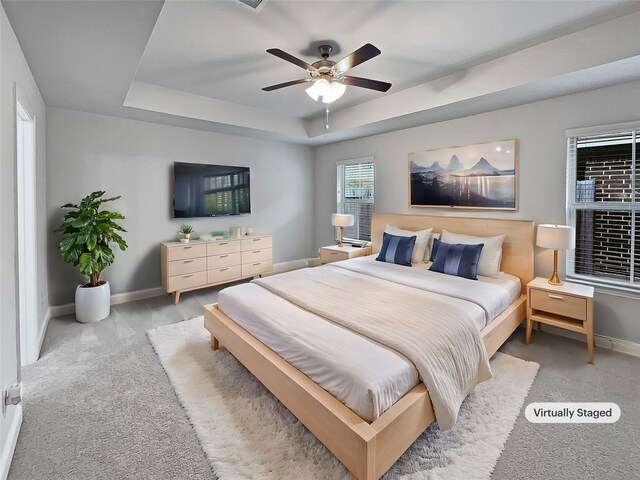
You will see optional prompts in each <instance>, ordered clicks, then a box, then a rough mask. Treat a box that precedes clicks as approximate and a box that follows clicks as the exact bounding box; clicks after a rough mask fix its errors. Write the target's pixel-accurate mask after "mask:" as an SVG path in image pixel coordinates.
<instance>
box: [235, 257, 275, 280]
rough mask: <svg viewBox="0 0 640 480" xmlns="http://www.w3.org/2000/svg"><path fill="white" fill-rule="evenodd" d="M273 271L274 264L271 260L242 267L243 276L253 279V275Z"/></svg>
mask: <svg viewBox="0 0 640 480" xmlns="http://www.w3.org/2000/svg"><path fill="white" fill-rule="evenodd" d="M271 270H273V262H272V261H271V260H264V261H262V262H253V263H245V264H243V265H242V276H243V277H251V276H253V275H260V274H261V273H268V272H270V271H271Z"/></svg>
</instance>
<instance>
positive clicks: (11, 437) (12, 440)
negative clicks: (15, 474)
mask: <svg viewBox="0 0 640 480" xmlns="http://www.w3.org/2000/svg"><path fill="white" fill-rule="evenodd" d="M10 408H12V407H10ZM13 408H15V409H16V414H15V415H14V416H13V421H12V422H11V426H10V427H9V434H8V436H7V442H6V443H5V444H4V445H3V446H2V451H1V452H0V453H1V455H0V478H1V479H2V480H6V478H7V476H9V468H10V467H11V460H12V459H13V452H15V450H16V444H17V443H18V435H20V427H21V426H22V405H16V406H15V407H13Z"/></svg>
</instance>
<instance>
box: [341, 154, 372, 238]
mask: <svg viewBox="0 0 640 480" xmlns="http://www.w3.org/2000/svg"><path fill="white" fill-rule="evenodd" d="M337 168H338V170H337V203H338V209H337V211H338V213H347V214H351V215H353V218H354V224H353V226H352V227H346V228H345V229H344V234H343V235H344V238H345V239H347V240H366V241H369V240H371V220H372V218H373V209H374V194H375V165H374V162H373V159H362V160H361V161H358V160H353V161H345V162H338V165H337Z"/></svg>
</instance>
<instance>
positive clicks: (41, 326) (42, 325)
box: [36, 308, 51, 360]
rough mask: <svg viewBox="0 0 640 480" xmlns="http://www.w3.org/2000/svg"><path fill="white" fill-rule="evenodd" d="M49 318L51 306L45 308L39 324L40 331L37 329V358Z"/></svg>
mask: <svg viewBox="0 0 640 480" xmlns="http://www.w3.org/2000/svg"><path fill="white" fill-rule="evenodd" d="M49 320H51V308H47V311H46V312H45V314H44V320H43V321H42V324H41V325H40V331H38V355H37V358H36V360H37V359H38V358H40V352H41V351H42V342H44V336H45V334H46V333H47V327H48V326H49Z"/></svg>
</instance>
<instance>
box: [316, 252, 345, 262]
mask: <svg viewBox="0 0 640 480" xmlns="http://www.w3.org/2000/svg"><path fill="white" fill-rule="evenodd" d="M348 259H349V252H335V251H333V250H325V249H320V263H331V262H338V261H340V260H348Z"/></svg>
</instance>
